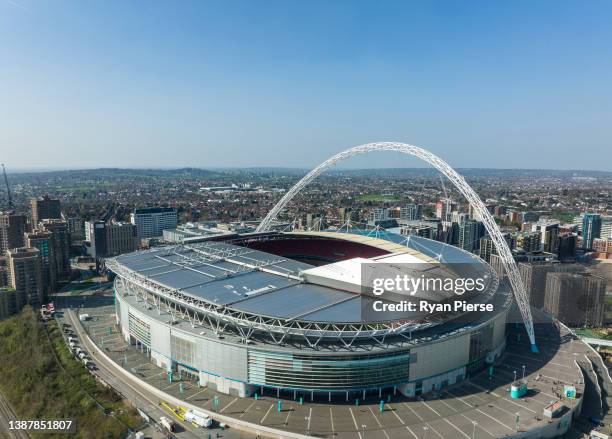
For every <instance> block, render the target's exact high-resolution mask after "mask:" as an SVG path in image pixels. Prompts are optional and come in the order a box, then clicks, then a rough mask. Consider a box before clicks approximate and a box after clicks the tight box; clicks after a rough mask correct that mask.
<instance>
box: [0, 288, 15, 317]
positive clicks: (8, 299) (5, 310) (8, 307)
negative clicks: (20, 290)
mask: <svg viewBox="0 0 612 439" xmlns="http://www.w3.org/2000/svg"><path fill="white" fill-rule="evenodd" d="M15 313H17V294H16V291H15V289H14V288H12V287H7V286H0V319H6V318H7V317H10V316H12V315H13V314H15Z"/></svg>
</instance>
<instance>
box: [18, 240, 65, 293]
mask: <svg viewBox="0 0 612 439" xmlns="http://www.w3.org/2000/svg"><path fill="white" fill-rule="evenodd" d="M25 244H26V247H32V248H37V249H38V250H39V252H40V260H41V265H42V275H43V288H44V290H45V295H46V296H48V295H49V294H51V293H53V292H54V291H55V290H56V288H57V279H58V272H57V268H58V266H57V263H56V261H55V250H56V249H55V241H54V239H53V237H52V234H51V233H50V232H45V231H40V230H36V231H34V232H29V233H26V235H25Z"/></svg>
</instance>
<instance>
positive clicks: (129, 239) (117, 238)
mask: <svg viewBox="0 0 612 439" xmlns="http://www.w3.org/2000/svg"><path fill="white" fill-rule="evenodd" d="M86 228H87V229H88V230H89V233H88V234H89V237H90V243H91V246H90V253H91V256H92V257H94V258H96V259H99V258H107V257H111V256H117V255H120V254H123V253H128V252H132V251H135V250H137V249H138V247H139V238H138V235H137V233H136V226H135V225H134V224H131V223H114V224H107V223H105V222H104V221H90V222H87V223H86Z"/></svg>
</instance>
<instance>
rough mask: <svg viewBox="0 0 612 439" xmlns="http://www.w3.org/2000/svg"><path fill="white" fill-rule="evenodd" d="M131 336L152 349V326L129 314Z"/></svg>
mask: <svg viewBox="0 0 612 439" xmlns="http://www.w3.org/2000/svg"><path fill="white" fill-rule="evenodd" d="M129 329H130V335H131V336H132V337H134V338H135V339H137V340H138V341H140V342H141V343H142V344H144V345H145V346H149V347H151V325H149V324H148V323H147V322H145V321H143V320H141V319H139V318H138V317H136V316H135V315H134V314H132V313H131V312H130V313H129Z"/></svg>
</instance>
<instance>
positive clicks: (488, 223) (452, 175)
mask: <svg viewBox="0 0 612 439" xmlns="http://www.w3.org/2000/svg"><path fill="white" fill-rule="evenodd" d="M371 151H395V152H401V153H404V154H408V155H411V156H414V157H417V158H419V159H421V160H423V161H425V162H426V163H428V164H430V165H431V166H433V167H435V168H436V169H437V170H438V171H440V172H441V173H442V174H443V175H444V176H445V177H446V178H448V179H449V180H450V181H451V183H453V185H454V186H455V188H456V189H457V190H458V191H459V192H461V194H462V195H463V196H464V197H465V198H466V199H467V200H468V202H469V204H470V206H472V208H473V209H474V211H475V212H476V215H477V218H478V219H480V220H481V221H482V222H483V223H484V226H485V228H486V230H487V232H488V233H489V235H490V237H491V239H492V240H493V243H494V244H495V248H496V249H497V252H498V253H499V256H500V257H501V260H502V265H503V267H504V270H505V272H506V273H507V274H508V279H509V281H510V285H511V287H512V292H513V293H514V298H515V300H516V303H517V305H518V307H519V310H520V312H521V316H522V318H523V322H524V324H525V329H526V330H527V334H528V336H529V341H530V343H531V350H532V351H533V352H538V348H537V346H536V343H535V333H534V329H533V318H532V316H531V309H530V308H529V300H528V298H527V292H526V291H525V286H524V284H523V281H522V279H521V277H520V275H519V271H518V267H517V265H516V262H515V261H514V258H513V257H512V252H511V251H510V248H509V247H508V244H507V243H506V240H505V239H504V237H503V235H502V233H501V230H500V229H499V227H498V226H497V223H496V222H495V220H494V219H493V216H492V215H491V213H490V212H489V211H488V210H487V208H486V206H485V205H484V203H483V202H482V200H481V199H480V197H479V196H478V194H477V193H476V192H475V191H474V189H472V187H471V186H470V185H469V184H468V183H467V182H466V181H465V179H464V178H463V177H462V176H461V175H459V174H458V173H457V172H456V171H455V170H454V169H453V168H451V166H450V165H449V164H448V163H446V162H445V161H444V160H442V159H441V158H440V157H438V156H437V155H435V154H433V153H431V152H429V151H427V150H426V149H423V148H420V147H418V146H414V145H409V144H407V143H400V142H374V143H367V144H363V145H359V146H355V147H353V148H349V149H347V150H344V151H342V152H339V153H338V154H336V155H334V156H332V157H330V158H329V159H327V160H325V161H324V162H323V163H321V164H320V165H319V166H317V167H315V168H314V169H313V170H311V171H310V172H309V173H308V174H306V175H305V176H304V177H302V179H301V180H300V181H298V182H297V183H296V184H295V185H294V186H293V187H292V188H291V189H289V191H288V192H287V193H286V194H285V195H284V196H283V197H282V198H281V199H280V200H279V201H278V202H277V203H276V205H275V206H274V207H273V208H272V210H270V212H268V214H267V215H266V217H265V218H264V219H263V221H262V222H261V223H260V224H259V226H258V227H257V230H256V231H257V232H263V231H266V230H268V229H269V228H270V226H271V225H272V222H273V221H274V220H275V219H276V217H277V216H278V214H279V213H280V212H281V211H282V210H283V209H284V208H285V206H286V205H287V204H288V203H289V202H290V201H291V200H292V199H293V197H295V196H296V195H297V194H298V193H299V192H300V191H301V190H302V189H303V188H304V187H305V186H306V185H308V183H310V182H311V181H312V180H314V179H315V178H316V177H317V176H319V175H320V174H321V173H322V172H324V171H325V170H326V169H328V168H329V167H331V166H333V165H335V164H336V163H339V162H341V161H343V160H346V159H347V158H350V157H353V156H356V155H360V154H365V153H368V152H371Z"/></svg>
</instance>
